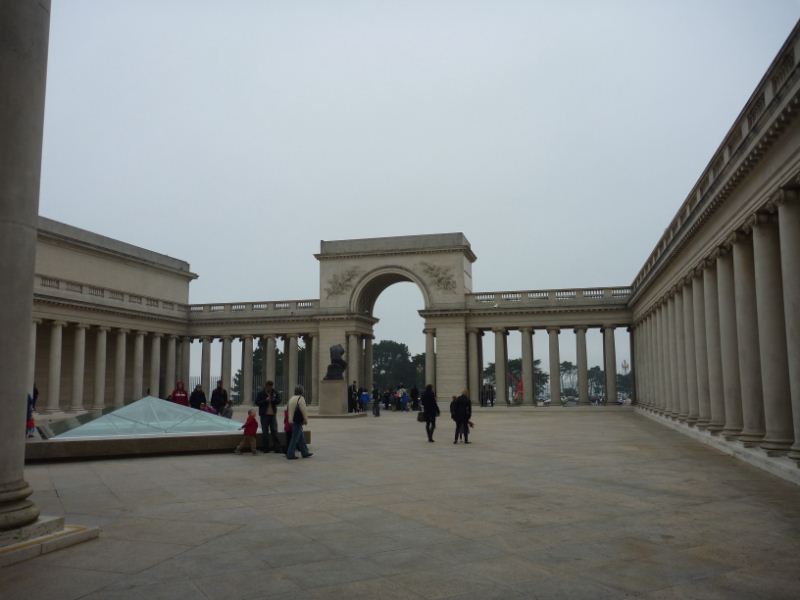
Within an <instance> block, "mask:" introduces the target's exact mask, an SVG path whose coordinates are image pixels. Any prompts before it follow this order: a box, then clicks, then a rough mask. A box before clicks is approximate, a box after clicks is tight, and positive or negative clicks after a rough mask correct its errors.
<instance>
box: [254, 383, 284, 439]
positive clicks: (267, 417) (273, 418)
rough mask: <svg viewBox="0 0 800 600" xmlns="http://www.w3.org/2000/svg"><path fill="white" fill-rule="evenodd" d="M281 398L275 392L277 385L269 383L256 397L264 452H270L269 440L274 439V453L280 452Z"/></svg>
mask: <svg viewBox="0 0 800 600" xmlns="http://www.w3.org/2000/svg"><path fill="white" fill-rule="evenodd" d="M280 401H281V400H280V396H278V392H277V391H276V390H275V384H274V383H273V382H272V381H267V383H266V385H265V386H264V389H263V390H261V391H260V392H258V395H257V396H256V406H258V415H259V418H260V419H261V435H262V436H263V438H264V452H269V440H270V439H272V451H273V452H280V451H281V444H280V442H279V441H278V418H277V417H278V404H280Z"/></svg>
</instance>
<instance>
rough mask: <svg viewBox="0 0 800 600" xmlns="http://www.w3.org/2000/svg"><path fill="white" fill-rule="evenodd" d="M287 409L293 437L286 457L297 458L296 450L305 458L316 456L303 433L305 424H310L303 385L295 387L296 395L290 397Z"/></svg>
mask: <svg viewBox="0 0 800 600" xmlns="http://www.w3.org/2000/svg"><path fill="white" fill-rule="evenodd" d="M286 411H287V413H288V415H289V418H290V419H291V420H292V439H291V441H290V442H289V447H288V448H287V449H286V458H288V459H289V460H294V459H296V458H297V457H296V456H295V455H294V453H295V450H300V454H301V456H302V457H303V458H310V457H311V456H314V453H313V452H309V451H308V446H307V445H306V438H305V436H304V435H303V425H308V411H307V409H306V399H305V398H303V386H302V385H298V386H297V387H296V388H294V396H292V397H291V398H289V402H288V404H287V405H286Z"/></svg>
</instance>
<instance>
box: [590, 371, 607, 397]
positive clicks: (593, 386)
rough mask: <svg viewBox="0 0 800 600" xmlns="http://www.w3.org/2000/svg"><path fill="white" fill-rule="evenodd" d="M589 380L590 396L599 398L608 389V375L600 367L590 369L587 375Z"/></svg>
mask: <svg viewBox="0 0 800 600" xmlns="http://www.w3.org/2000/svg"><path fill="white" fill-rule="evenodd" d="M587 376H588V379H589V395H590V396H599V395H601V394H602V393H603V392H604V390H605V387H606V379H605V377H606V375H605V373H604V372H603V369H601V368H600V367H598V366H594V367H592V368H591V369H589V371H588V373H587Z"/></svg>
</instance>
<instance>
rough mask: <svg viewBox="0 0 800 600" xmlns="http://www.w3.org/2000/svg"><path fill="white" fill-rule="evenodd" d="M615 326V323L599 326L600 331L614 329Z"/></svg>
mask: <svg viewBox="0 0 800 600" xmlns="http://www.w3.org/2000/svg"><path fill="white" fill-rule="evenodd" d="M616 328H617V326H616V325H603V326H602V327H600V331H602V332H604V333H605V331H606V329H610V330H611V331H614V330H615V329H616Z"/></svg>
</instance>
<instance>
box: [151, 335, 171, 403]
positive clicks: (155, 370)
mask: <svg viewBox="0 0 800 600" xmlns="http://www.w3.org/2000/svg"><path fill="white" fill-rule="evenodd" d="M160 381H161V334H160V333H156V334H153V337H152V338H151V339H150V386H149V387H150V395H151V396H155V397H156V398H160V397H161V390H160V389H159V388H160V385H159V384H160ZM170 391H171V390H170Z"/></svg>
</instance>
